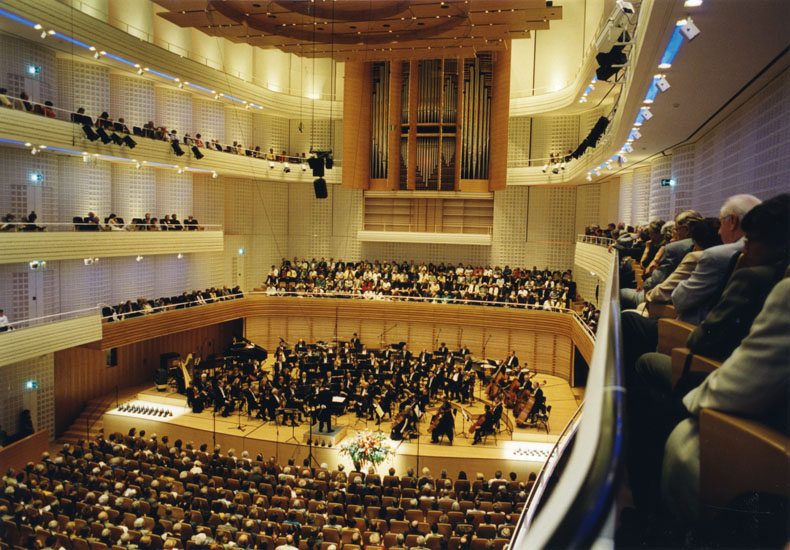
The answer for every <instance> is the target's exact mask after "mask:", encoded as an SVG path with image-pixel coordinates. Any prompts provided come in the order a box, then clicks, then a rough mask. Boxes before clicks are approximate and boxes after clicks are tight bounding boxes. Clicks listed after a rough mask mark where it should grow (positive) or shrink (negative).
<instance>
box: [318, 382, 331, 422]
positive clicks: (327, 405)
mask: <svg viewBox="0 0 790 550" xmlns="http://www.w3.org/2000/svg"><path fill="white" fill-rule="evenodd" d="M317 406H318V431H319V432H323V431H324V424H326V431H327V432H331V431H332V391H331V390H330V389H329V388H327V387H326V386H324V387H323V388H322V389H321V391H320V392H319V393H318V402H317Z"/></svg>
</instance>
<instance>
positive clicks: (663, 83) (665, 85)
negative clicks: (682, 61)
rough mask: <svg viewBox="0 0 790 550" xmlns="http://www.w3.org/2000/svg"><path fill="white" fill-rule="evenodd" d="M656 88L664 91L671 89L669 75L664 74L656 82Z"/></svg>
mask: <svg viewBox="0 0 790 550" xmlns="http://www.w3.org/2000/svg"><path fill="white" fill-rule="evenodd" d="M656 88H658V89H659V90H661V91H662V92H666V91H667V90H669V88H670V86H669V81H668V80H667V77H665V76H662V77H661V78H659V79H658V82H656Z"/></svg>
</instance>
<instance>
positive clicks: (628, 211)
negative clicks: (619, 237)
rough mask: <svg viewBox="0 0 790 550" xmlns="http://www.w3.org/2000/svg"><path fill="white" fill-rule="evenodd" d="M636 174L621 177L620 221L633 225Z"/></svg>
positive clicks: (630, 173)
mask: <svg viewBox="0 0 790 550" xmlns="http://www.w3.org/2000/svg"><path fill="white" fill-rule="evenodd" d="M633 192H634V174H633V173H632V172H628V173H626V174H623V175H621V176H620V215H619V216H618V220H619V221H622V222H624V223H625V224H626V225H633V224H634V220H633V210H632V209H633Z"/></svg>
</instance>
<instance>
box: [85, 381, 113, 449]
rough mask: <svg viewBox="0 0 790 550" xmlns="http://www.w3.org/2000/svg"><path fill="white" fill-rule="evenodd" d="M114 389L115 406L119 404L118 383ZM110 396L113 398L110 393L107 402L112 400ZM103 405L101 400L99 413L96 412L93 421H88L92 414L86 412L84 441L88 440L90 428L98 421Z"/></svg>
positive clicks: (102, 412) (102, 411)
mask: <svg viewBox="0 0 790 550" xmlns="http://www.w3.org/2000/svg"><path fill="white" fill-rule="evenodd" d="M114 389H115V406H116V407H117V406H118V404H119V403H118V385H117V384H116V385H115V388H114ZM112 398H113V396H112V395H111V396H110V398H109V399H108V400H107V403H111V402H112ZM104 405H105V402H104V401H102V402H101V403H100V404H99V413H98V415H97V416H96V419H95V420H94V421H93V422H91V421H90V419H91V417H92V416H93V415H92V414H91V413H90V412H89V413H88V416H86V417H85V441H90V438H91V428H92V427H93V426H94V425H95V424H96V422H98V421H99V419H100V418H101V417H102V415H103V414H104Z"/></svg>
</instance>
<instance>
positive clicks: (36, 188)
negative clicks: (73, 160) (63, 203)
mask: <svg viewBox="0 0 790 550" xmlns="http://www.w3.org/2000/svg"><path fill="white" fill-rule="evenodd" d="M0 166H2V167H3V172H2V175H3V177H2V179H1V180H0V211H2V215H3V216H4V215H6V214H7V213H11V214H14V215H15V216H16V219H17V221H21V219H22V217H23V216H27V215H28V214H29V213H30V211H31V210H35V212H36V214H37V215H38V223H39V224H42V225H46V223H47V222H55V221H58V214H57V212H58V204H57V203H58V194H57V189H58V162H57V158H56V157H54V156H53V155H35V156H34V155H31V154H30V152H28V151H27V150H24V149H10V148H5V147H0ZM34 176H36V177H38V176H40V177H41V178H43V181H41V182H40V183H39V182H33V181H32V177H34Z"/></svg>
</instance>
